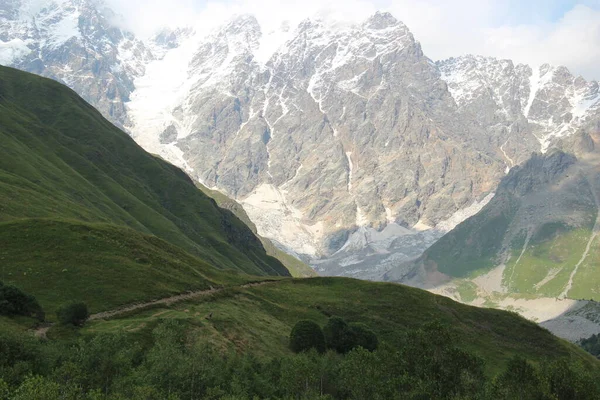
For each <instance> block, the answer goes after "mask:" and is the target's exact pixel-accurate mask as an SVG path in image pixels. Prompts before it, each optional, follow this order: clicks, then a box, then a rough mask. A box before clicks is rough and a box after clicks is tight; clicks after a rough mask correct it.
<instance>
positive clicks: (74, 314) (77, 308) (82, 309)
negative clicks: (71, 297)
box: [56, 301, 90, 326]
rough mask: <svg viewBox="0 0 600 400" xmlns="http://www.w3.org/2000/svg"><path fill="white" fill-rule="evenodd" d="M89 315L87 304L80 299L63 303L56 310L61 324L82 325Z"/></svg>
mask: <svg viewBox="0 0 600 400" xmlns="http://www.w3.org/2000/svg"><path fill="white" fill-rule="evenodd" d="M89 316H90V313H89V311H88V307H87V305H86V304H85V303H83V302H81V301H78V302H72V303H68V304H64V305H63V306H61V307H60V308H59V309H58V310H56V317H57V319H58V321H59V322H60V323H61V324H63V325H69V324H70V325H75V326H83V324H84V323H85V321H87V319H88V318H89Z"/></svg>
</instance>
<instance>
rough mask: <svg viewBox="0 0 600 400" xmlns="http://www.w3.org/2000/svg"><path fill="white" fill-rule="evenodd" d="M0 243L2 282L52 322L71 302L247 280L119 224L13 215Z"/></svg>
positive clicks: (134, 297)
mask: <svg viewBox="0 0 600 400" xmlns="http://www.w3.org/2000/svg"><path fill="white" fill-rule="evenodd" d="M0 243H2V247H1V249H0V259H1V260H2V265H0V277H1V278H0V280H2V281H4V282H7V283H11V284H14V285H16V286H17V287H19V288H21V289H23V290H24V291H25V292H27V293H35V296H36V297H37V300H38V301H39V302H40V304H41V306H42V307H43V308H44V310H45V311H46V315H47V318H49V319H50V320H52V319H53V318H54V316H55V315H54V312H55V311H56V309H57V308H58V307H59V306H60V305H61V304H63V303H65V302H68V301H71V300H81V301H85V303H86V304H87V305H88V307H89V308H90V311H91V312H92V313H96V312H100V311H105V310H111V309H114V308H117V307H119V306H121V305H126V304H132V303H137V302H141V301H144V300H150V299H155V298H161V297H167V296H170V295H175V294H178V293H182V292H185V291H190V290H205V289H209V288H210V287H211V286H212V287H219V286H223V285H232V284H240V283H243V282H246V281H247V280H248V279H249V277H248V276H246V275H245V274H233V273H229V272H225V271H220V270H218V269H215V268H214V267H212V266H210V265H208V264H207V263H205V262H203V261H202V260H200V259H199V258H197V257H194V256H192V255H191V254H189V253H187V252H185V251H183V250H182V249H181V248H179V247H177V246H173V245H172V244H170V243H168V242H166V241H164V240H162V239H159V238H157V237H156V236H149V235H145V234H142V233H139V232H137V231H135V230H133V229H130V228H127V227H121V226H116V225H108V224H98V223H96V224H90V223H82V222H77V221H65V220H60V221H59V220H50V219H48V220H44V219H42V220H34V219H26V220H15V221H10V222H4V223H0Z"/></svg>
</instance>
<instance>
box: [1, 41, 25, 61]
mask: <svg viewBox="0 0 600 400" xmlns="http://www.w3.org/2000/svg"><path fill="white" fill-rule="evenodd" d="M31 43H33V40H31V39H27V40H22V39H18V38H15V39H11V40H9V41H8V42H3V41H1V40H0V64H2V65H11V64H12V63H14V62H15V61H18V60H19V59H21V58H23V57H25V56H26V55H28V54H29V53H31V49H30V48H29V47H27V46H28V45H29V44H31Z"/></svg>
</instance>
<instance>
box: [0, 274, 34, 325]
mask: <svg viewBox="0 0 600 400" xmlns="http://www.w3.org/2000/svg"><path fill="white" fill-rule="evenodd" d="M0 315H7V316H15V315H24V316H26V317H32V316H35V317H36V318H38V319H39V320H40V321H43V320H44V311H43V310H42V307H41V306H40V304H39V303H38V302H37V300H36V299H35V297H33V296H31V295H29V294H27V293H25V292H23V291H22V290H21V289H19V288H17V287H15V286H12V285H4V284H3V283H2V282H0Z"/></svg>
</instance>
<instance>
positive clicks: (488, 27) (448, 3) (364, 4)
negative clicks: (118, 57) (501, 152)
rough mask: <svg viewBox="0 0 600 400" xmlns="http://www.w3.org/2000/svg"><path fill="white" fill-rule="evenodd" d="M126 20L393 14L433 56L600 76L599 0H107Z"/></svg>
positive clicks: (134, 24)
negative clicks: (545, 66)
mask: <svg viewBox="0 0 600 400" xmlns="http://www.w3.org/2000/svg"><path fill="white" fill-rule="evenodd" d="M106 1H107V2H108V3H109V5H110V6H111V8H113V9H114V10H115V11H117V12H118V13H120V14H122V15H123V16H124V24H125V25H126V26H127V27H128V28H129V29H131V30H132V31H134V32H135V33H137V34H138V35H141V36H144V35H148V34H151V33H152V32H153V31H154V30H155V29H157V27H160V26H165V25H167V26H178V25H186V24H187V25H196V26H200V27H203V28H204V29H207V30H209V29H210V28H212V27H214V26H215V25H217V24H218V23H220V22H222V21H224V20H226V19H227V18H230V17H231V16H233V15H234V14H242V13H251V14H254V15H256V17H257V18H258V20H259V22H260V23H261V26H263V29H265V31H268V30H269V29H275V28H276V26H277V25H278V24H281V22H282V21H284V20H289V21H290V23H291V24H292V25H295V24H297V23H299V22H300V21H301V20H303V19H305V18H308V17H310V16H312V15H314V14H316V13H333V14H335V17H336V18H340V19H344V20H351V21H359V20H363V19H366V18H367V17H368V16H369V15H371V14H373V13H374V12H375V11H377V10H380V11H389V12H391V13H392V14H393V15H394V16H395V17H396V18H397V19H399V20H400V21H402V22H404V23H405V24H406V25H407V26H408V27H409V29H410V30H411V31H412V32H413V34H414V36H415V38H416V39H417V40H418V41H420V42H421V45H422V47H423V51H424V53H425V54H426V55H427V56H428V57H429V58H431V59H433V60H440V59H445V58H448V57H452V56H460V55H464V54H479V55H485V56H494V57H499V58H509V59H512V60H514V61H515V62H524V63H528V64H531V65H533V66H539V65H541V64H543V63H550V64H553V65H564V66H566V67H567V68H569V69H570V70H571V71H572V72H573V73H574V74H576V75H582V76H583V77H584V78H586V79H595V80H600V0H580V1H574V0H329V1H327V2H326V3H327V5H328V6H327V9H323V4H324V3H325V2H323V1H322V0H300V1H299V0H252V1H251V0H222V1H218V0H217V1H215V0H168V1H165V0H106Z"/></svg>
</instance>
